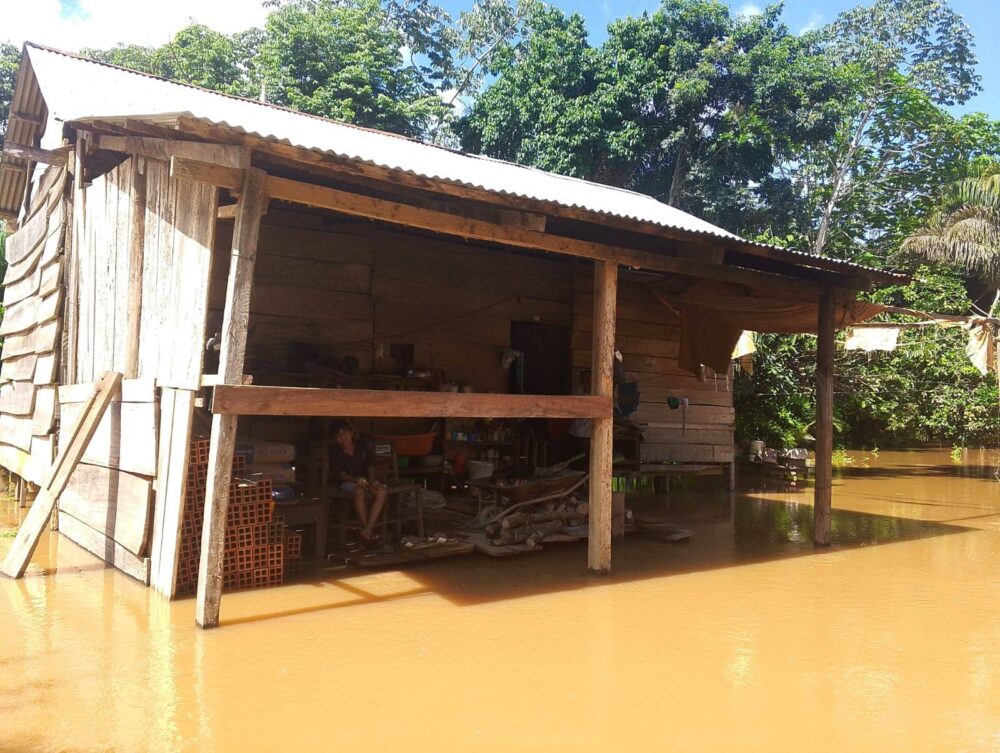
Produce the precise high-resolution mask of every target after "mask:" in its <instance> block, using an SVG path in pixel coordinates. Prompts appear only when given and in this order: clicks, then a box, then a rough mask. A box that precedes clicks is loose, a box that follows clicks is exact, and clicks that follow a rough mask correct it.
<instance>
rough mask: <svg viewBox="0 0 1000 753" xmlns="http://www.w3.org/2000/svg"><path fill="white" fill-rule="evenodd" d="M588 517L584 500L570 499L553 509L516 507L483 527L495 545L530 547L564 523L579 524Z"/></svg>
mask: <svg viewBox="0 0 1000 753" xmlns="http://www.w3.org/2000/svg"><path fill="white" fill-rule="evenodd" d="M586 520H587V503H586V502H583V503H579V504H577V503H576V501H575V499H573V498H570V500H568V501H567V502H565V503H563V504H560V505H559V506H558V507H557V508H555V509H552V510H544V511H540V512H528V511H524V510H519V511H516V512H511V513H509V514H507V515H503V516H502V517H500V518H499V519H495V520H494V521H493V522H491V523H487V524H486V527H485V531H486V535H487V536H489V537H490V540H491V541H492V542H493V543H494V544H495V545H497V546H506V545H509V544H525V545H527V546H528V547H529V548H533V547H535V546H536V545H538V544H540V543H541V542H542V541H543V540H544V539H545V537H546V536H551V535H552V534H555V533H559V532H560V531H561V530H562V529H563V528H564V527H565V526H568V525H579V524H580V523H584V522H586Z"/></svg>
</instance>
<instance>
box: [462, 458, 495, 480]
mask: <svg viewBox="0 0 1000 753" xmlns="http://www.w3.org/2000/svg"><path fill="white" fill-rule="evenodd" d="M465 469H466V470H467V471H468V472H469V480H471V481H475V480H476V479H480V478H489V477H490V476H492V475H493V471H494V470H496V466H495V465H493V463H487V462H486V461H485V460H468V461H466V463H465Z"/></svg>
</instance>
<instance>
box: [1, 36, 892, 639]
mask: <svg viewBox="0 0 1000 753" xmlns="http://www.w3.org/2000/svg"><path fill="white" fill-rule="evenodd" d="M0 212H2V213H3V215H4V216H5V217H6V218H7V219H8V220H9V221H10V223H11V224H12V226H14V227H16V228H17V230H16V232H15V233H14V234H13V235H12V236H11V237H10V239H9V241H8V251H7V254H8V258H7V262H8V267H7V272H6V276H5V278H4V281H3V283H4V305H5V307H6V316H5V318H4V321H3V328H2V330H0V334H2V335H3V336H4V343H3V351H2V367H0V379H2V385H0V465H3V467H5V468H7V469H9V470H10V471H11V472H13V473H15V474H17V475H19V476H21V477H23V478H25V479H28V480H30V481H32V482H34V483H40V482H41V479H42V478H43V477H44V475H45V474H46V472H47V471H48V470H49V467H50V466H51V464H52V460H53V457H54V455H55V453H56V452H57V451H58V449H59V447H60V440H61V433H60V432H61V431H65V427H67V426H69V425H71V423H72V420H73V418H74V417H75V415H76V414H77V413H78V412H79V406H80V404H81V402H82V401H83V400H84V399H85V398H86V396H87V394H88V392H87V390H88V389H89V387H88V386H89V385H91V384H92V383H94V382H95V381H96V380H97V379H98V378H99V377H100V376H101V375H102V374H103V373H104V372H107V371H113V372H119V373H121V374H123V375H124V377H125V381H124V382H123V383H122V387H121V388H120V390H119V391H118V392H117V393H116V395H115V397H114V401H113V403H112V407H111V409H110V410H109V412H108V413H107V414H106V416H105V418H104V419H103V420H102V421H101V424H100V426H99V427H98V429H97V431H96V434H95V435H94V438H93V439H92V440H91V442H90V443H89V445H88V448H87V450H86V453H85V455H84V457H83V460H82V463H81V464H80V465H78V466H77V468H76V469H75V470H74V471H73V474H72V476H71V478H70V480H69V483H68V485H67V488H66V491H65V492H64V493H63V494H62V496H61V497H60V500H59V510H60V516H59V525H60V529H61V531H62V532H63V533H64V534H65V535H67V536H69V537H70V538H73V539H74V540H76V541H78V542H79V543H81V544H83V545H84V546H86V547H87V548H89V549H91V550H92V551H94V552H96V553H98V554H99V556H102V557H104V558H105V559H107V560H108V561H109V562H112V563H113V564H114V565H115V566H117V567H119V568H121V569H123V570H124V571H126V572H128V573H129V574H131V575H133V576H134V577H136V578H138V579H139V580H142V581H144V582H146V583H149V584H150V585H152V586H153V587H154V588H156V589H157V590H158V591H160V592H161V593H163V594H164V595H165V596H168V597H172V596H174V595H175V594H176V593H177V582H178V558H179V552H180V550H181V547H182V541H181V539H182V538H183V536H184V533H183V530H182V528H183V521H182V518H183V509H184V499H185V490H186V488H188V487H189V486H190V485H191V484H193V483H203V484H204V486H205V495H206V496H205V507H204V518H203V520H204V523H203V527H202V528H201V529H200V530H199V531H198V534H199V536H200V541H201V548H200V565H199V568H198V573H197V585H198V622H199V624H201V625H202V626H205V627H209V626H213V625H215V624H217V622H218V615H219V605H220V599H221V593H222V585H223V575H222V557H223V543H224V539H225V534H226V531H225V527H226V511H227V503H228V498H229V494H230V474H231V466H232V462H233V455H234V448H235V446H236V444H237V442H238V437H239V436H242V435H244V434H253V435H257V436H261V437H263V438H267V437H268V436H269V434H268V433H269V432H270V437H271V438H285V439H288V438H290V437H289V432H293V433H294V431H295V430H296V429H295V428H294V427H296V426H298V427H304V426H308V421H307V420H306V417H334V416H336V417H351V418H357V419H359V420H364V421H368V422H373V425H374V424H377V423H378V422H379V421H383V422H384V421H394V420H400V421H402V420H415V421H428V422H429V421H438V422H440V421H448V420H465V419H480V418H498V419H504V418H519V419H523V418H533V419H538V420H548V419H556V420H577V419H589V420H590V421H591V431H590V434H591V439H590V443H591V453H590V473H591V479H590V517H589V526H590V536H589V551H588V562H587V564H588V566H589V568H590V569H591V570H592V571H595V572H606V571H608V570H609V569H610V566H611V497H612V473H613V471H612V446H613V441H614V439H613V400H612V394H613V390H614V374H615V370H616V369H615V359H616V355H615V351H616V349H617V351H619V352H620V353H621V354H622V359H621V366H622V368H621V369H619V371H620V372H623V374H621V378H623V379H624V381H626V382H628V383H630V384H633V385H637V399H638V405H637V409H636V410H635V411H634V412H633V413H632V416H631V417H632V418H633V420H634V421H635V423H636V424H638V425H639V426H640V427H641V428H642V430H643V441H642V444H641V450H640V452H641V457H639V458H636V463H637V466H638V467H640V468H641V467H643V466H646V467H648V466H653V465H655V464H662V463H665V462H671V463H682V464H692V465H710V464H717V465H727V464H732V463H733V460H734V455H733V452H734V450H733V420H734V416H733V403H732V391H731V375H730V373H729V366H728V361H729V352H731V349H732V344H733V343H732V341H731V340H732V332H734V331H735V332H737V333H738V331H739V329H741V328H745V329H755V330H762V331H768V330H769V331H778V332H782V331H812V332H818V335H819V362H818V372H817V374H818V380H817V397H818V429H817V431H818V441H817V468H816V489H817V491H816V495H817V496H816V499H817V504H816V515H817V528H816V538H817V542H818V543H820V544H823V543H828V541H829V510H830V473H831V471H830V456H831V441H832V433H831V410H832V392H831V384H832V382H831V380H832V353H833V350H832V348H833V335H834V330H835V327H837V326H843V325H845V324H849V323H851V322H852V321H855V320H857V319H859V318H864V316H865V315H866V309H865V306H864V305H863V304H859V303H858V302H857V301H856V296H857V293H858V292H859V291H863V290H866V289H868V288H870V287H871V286H872V285H873V284H876V283H881V282H890V283H891V282H896V281H898V279H899V278H898V277H897V276H894V275H891V274H888V273H884V272H878V271H874V270H871V269H867V268H863V267H860V266H857V265H854V264H849V263H844V262H839V261H834V260H830V259H822V258H817V257H813V256H809V255H804V254H799V253H793V252H789V251H785V250H782V249H778V248H774V247H771V246H764V245H760V244H756V243H752V242H749V241H746V240H743V239H741V238H739V237H737V236H734V235H733V234H731V233H728V232H726V231H724V230H722V229H720V228H717V227H715V226H713V225H711V224H709V223H707V222H704V221H701V220H699V219H697V218H695V217H692V216H690V215H687V214H685V213H683V212H681V211H678V210H676V209H674V208H672V207H669V206H666V205H664V204H661V203H659V202H657V201H655V200H653V199H651V198H649V197H646V196H642V195H639V194H636V193H632V192H629V191H624V190H619V189H616V188H611V187H607V186H602V185H597V184H593V183H588V182H585V181H581V180H576V179H570V178H566V177H562V176H558V175H554V174H549V173H545V172H542V171H539V170H534V169H530V168H525V167H521V166H517V165H513V164H509V163H504V162H500V161H496V160H492V159H485V158H481V157H476V156H473V155H467V154H462V153H459V152H457V151H453V150H449V149H444V148H440V147H436V146H431V145H426V144H421V143H418V142H415V141H413V140H409V139H405V138H401V137H398V136H394V135H391V134H386V133H381V132H376V131H371V130H366V129H362V128H357V127H353V126H349V125H345V124H341V123H335V122H331V121H328V120H324V119H321V118H316V117H312V116H308V115H303V114H299V113H295V112H291V111H288V110H284V109H281V108H277V107H273V106H269V105H265V104H260V103H256V102H252V101H247V100H241V99H237V98H232V97H227V96H224V95H220V94H217V93H213V92H209V91H205V90H201V89H198V88H195V87H191V86H186V85H181V84H177V83H173V82H169V81H165V80H161V79H158V78H155V77H151V76H147V75H144V74H139V73H134V72H131V71H126V70H123V69H119V68H115V67H112V66H108V65H105V64H100V63H96V62H93V61H89V60H86V59H83V58H80V57H77V56H73V55H69V54H66V53H62V52H59V51H56V50H51V49H46V48H42V47H38V46H34V45H30V44H29V45H27V46H26V47H25V51H24V55H23V59H22V62H21V67H20V71H19V74H18V83H17V90H16V93H15V97H14V102H13V107H12V110H11V121H10V128H9V130H8V133H7V142H6V146H5V151H4V155H3V160H2V164H0ZM523 332H528V333H530V336H529V337H528V338H527V340H523V338H522V339H519V338H520V337H521V336H520V335H519V333H523ZM532 337H534V338H535V339H534V340H531V338H532ZM522 340H523V342H527V343H528V344H527V345H524V344H523V342H522ZM532 342H534V343H535V344H534V345H532ZM519 346H520V347H519ZM532 347H534V348H535V351H533V353H534V355H533V356H532V358H533V359H534V362H536V363H540V364H542V366H541V367H540V368H536V369H535V370H534V372H533V374H532V376H531V378H530V379H529V380H528V386H530V384H531V383H535V384H538V385H542V386H540V387H538V388H536V389H535V390H534V391H532V390H527V389H524V388H525V383H524V380H523V379H520V377H519V378H518V379H515V377H514V376H513V375H512V373H511V368H510V363H509V361H508V359H506V358H505V353H507V352H508V351H516V352H521V353H523V352H524V350H525V348H528V349H530V348H532ZM727 348H728V349H729V351H727V350H726V349H727ZM319 351H322V352H325V353H333V354H335V356H336V358H337V359H339V360H338V364H339V365H340V366H341V368H339V369H335V370H336V371H337V372H338V373H340V374H343V373H347V374H349V375H350V378H349V379H347V380H346V382H345V383H344V384H340V385H337V387H336V388H333V387H329V386H328V387H324V388H318V387H312V386H308V385H309V384H310V383H311V382H309V380H308V379H304V378H303V372H304V369H303V367H302V365H301V361H303V360H308V358H305V359H304V357H303V356H302V354H303V352H305V353H311V354H312V355H313V356H315V354H316V353H317V352H319ZM720 354H721V355H720ZM400 359H403V360H405V361H407V362H409V363H411V364H412V365H414V366H417V367H422V368H425V369H427V370H428V371H431V372H433V373H435V374H438V375H443V378H444V379H445V380H446V381H447V383H448V384H455V385H458V384H462V385H468V386H470V388H474V389H475V391H458V390H455V391H451V390H447V389H446V390H442V389H440V387H441V385H440V384H439V383H435V384H434V386H435V387H438V388H439V389H431V388H428V389H423V390H416V391H414V390H407V391H401V390H399V389H394V390H387V389H382V388H383V387H386V386H390V385H398V384H399V382H398V381H395V382H394V381H392V379H390V378H388V377H386V376H385V373H386V371H387V369H386V366H387V364H389V363H391V362H394V363H396V365H397V366H398V365H399V361H400ZM709 367H712V368H709ZM414 378H415V379H419V377H414ZM393 379H396V380H399V379H405V376H404V377H400V376H399V375H398V374H397V375H396V376H395V377H393ZM296 380H299V381H296ZM251 382H252V383H251ZM303 385H306V386H303ZM585 388H586V394H580V393H581V392H582V391H583V390H584V389H585ZM524 393H527V394H524ZM670 398H673V399H674V402H675V403H676V402H677V401H682V402H683V403H684V404H685V406H686V407H685V411H684V415H683V418H682V417H681V415H680V413H679V412H678V411H677V410H676V407H671V405H670V402H671V401H670V400H669V399H670ZM289 427H292V428H289ZM199 430H201V431H203V432H204V433H205V434H206V435H207V436H209V437H210V444H209V445H208V448H209V449H208V457H207V465H206V467H207V478H205V479H202V480H201V481H198V480H197V479H193V477H192V473H191V469H190V468H189V462H190V457H191V454H190V449H189V448H190V445H191V441H192V438H193V437H194V436H196V435H198V433H199ZM292 438H294V437H292ZM446 438H447V435H446Z"/></svg>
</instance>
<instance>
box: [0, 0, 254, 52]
mask: <svg viewBox="0 0 1000 753" xmlns="http://www.w3.org/2000/svg"><path fill="white" fill-rule="evenodd" d="M4 5H6V6H8V7H5V8H4V14H3V15H4V22H3V26H2V27H0V40H10V41H11V42H14V43H15V44H18V45H20V44H21V43H23V42H25V41H31V42H38V43H39V44H45V45H49V46H51V47H57V48H59V49H63V50H70V51H73V50H78V49H80V48H81V47H111V46H113V45H115V44H117V43H119V42H122V43H125V44H147V45H160V44H163V43H165V42H167V41H169V40H170V38H171V37H172V36H173V35H174V34H175V33H176V32H177V31H179V30H180V29H182V28H184V27H185V26H187V25H188V24H189V23H191V22H192V21H194V22H197V23H202V24H205V25H206V26H209V27H211V28H213V29H216V30H218V31H221V32H225V33H232V32H235V31H240V30H242V29H247V28H250V27H251V26H260V25H261V24H263V22H264V19H265V18H266V16H267V12H266V10H265V9H264V8H262V7H261V2H260V0H165V1H164V2H159V1H158V2H152V1H151V0H75V2H65V0H64V2H63V3H60V1H59V0H27V1H26V2H19V1H18V2H9V3H8V2H6V1H5V2H4Z"/></svg>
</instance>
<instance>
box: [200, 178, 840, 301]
mask: <svg viewBox="0 0 1000 753" xmlns="http://www.w3.org/2000/svg"><path fill="white" fill-rule="evenodd" d="M189 177H194V176H193V175H192V176H189ZM267 185H268V194H269V195H270V196H271V198H272V199H277V200H279V201H288V202H292V203H296V204H305V205H306V206H312V207H319V208H322V209H331V210H333V211H336V212H341V213H343V214H350V215H355V216H359V217H368V218H371V219H376V220H381V221H383V222H391V223H394V224H397V225H404V226H407V227H415V228H419V229H421V230H430V231H433V232H438V233H445V234H448V235H456V236H459V237H461V238H473V239H475V240H481V241H489V242H493V243H501V244H505V245H509V246H516V247H519V248H530V249H537V250H540V251H549V252H552V253H557V254H566V255H568V256H577V257H581V258H586V259H593V260H595V261H597V260H605V261H612V262H615V263H616V264H620V265H623V266H628V267H634V268H636V269H646V270H650V271H655V272H669V273H674V274H682V275H690V276H692V277H702V278H706V279H712V280H720V281H723V282H732V283H737V284H742V285H748V286H751V287H758V288H765V289H768V290H775V291H787V292H789V293H798V294H804V295H818V294H819V293H820V292H822V289H823V288H822V286H820V285H819V284H817V283H815V282H811V281H805V280H797V279H795V278H790V277H786V276H783V275H777V274H772V273H769V272H759V271H756V270H749V269H741V268H738V267H727V266H724V265H718V264H712V263H710V262H701V261H697V260H694V259H687V258H678V257H673V256H667V255H665V254H659V253H652V252H649V251H638V250H635V249H630V248H622V247H620V246H611V245H607V244H604V243H594V242H592V241H586V240H581V239H578V238H569V237H566V236H561V235H552V234H550V233H543V232H538V231H535V230H528V229H525V228H521V227H510V226H507V225H499V224H496V223H492V222H487V221H484V220H476V219H471V218H467V217H459V216H456V215H453V214H450V213H447V212H439V211H435V210H430V209H422V208H419V207H414V206H410V205H408V204H400V203H397V202H393V201H386V200H384V199H375V198H372V197H370V196H361V195H359V194H355V193H351V192H349V191H341V190H338V189H335V188H327V187H325V186H317V185H314V184H311V183H302V182H300V181H295V180H289V179H287V178H278V177H274V176H271V177H269V178H268V181H267Z"/></svg>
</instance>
